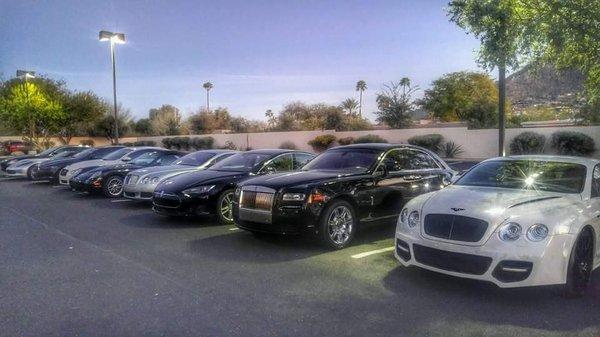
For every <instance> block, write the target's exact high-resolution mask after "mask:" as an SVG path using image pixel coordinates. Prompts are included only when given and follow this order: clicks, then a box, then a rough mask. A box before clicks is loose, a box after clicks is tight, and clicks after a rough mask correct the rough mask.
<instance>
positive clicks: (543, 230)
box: [527, 223, 548, 242]
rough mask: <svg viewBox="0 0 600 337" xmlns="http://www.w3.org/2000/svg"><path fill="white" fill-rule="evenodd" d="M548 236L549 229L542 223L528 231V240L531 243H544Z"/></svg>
mask: <svg viewBox="0 0 600 337" xmlns="http://www.w3.org/2000/svg"><path fill="white" fill-rule="evenodd" d="M547 236H548V227H546V225H543V224H541V223H536V224H535V225H533V226H531V227H529V229H528V230H527V238H528V239H529V240H531V241H534V242H537V241H542V240H544V239H545V238H546V237H547Z"/></svg>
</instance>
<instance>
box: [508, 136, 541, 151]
mask: <svg viewBox="0 0 600 337" xmlns="http://www.w3.org/2000/svg"><path fill="white" fill-rule="evenodd" d="M545 145H546V137H545V136H544V135H541V134H539V133H536V132H531V131H526V132H523V133H520V134H518V135H517V136H516V137H515V138H513V140H512V141H511V142H510V154H539V153H543V152H544V146H545Z"/></svg>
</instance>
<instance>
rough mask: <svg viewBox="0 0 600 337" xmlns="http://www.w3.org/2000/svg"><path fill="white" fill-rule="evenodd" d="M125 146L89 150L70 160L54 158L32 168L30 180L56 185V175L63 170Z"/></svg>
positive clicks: (101, 156) (99, 157)
mask: <svg viewBox="0 0 600 337" xmlns="http://www.w3.org/2000/svg"><path fill="white" fill-rule="evenodd" d="M124 147H125V146H122V145H117V146H103V147H98V148H90V149H87V150H84V151H83V152H79V153H78V154H76V155H74V156H73V157H70V158H55V159H50V160H48V161H45V162H42V163H39V164H37V165H36V166H34V167H33V169H32V173H31V178H32V180H49V181H50V182H52V183H58V178H59V177H58V175H59V173H60V170H62V169H63V168H65V167H67V166H69V165H71V164H75V163H79V162H82V161H86V160H96V159H101V158H103V157H104V156H106V155H108V154H111V153H113V152H115V151H117V150H120V149H122V148H124Z"/></svg>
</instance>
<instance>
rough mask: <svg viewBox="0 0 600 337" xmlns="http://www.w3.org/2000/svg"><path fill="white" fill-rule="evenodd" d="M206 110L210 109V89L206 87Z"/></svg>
mask: <svg viewBox="0 0 600 337" xmlns="http://www.w3.org/2000/svg"><path fill="white" fill-rule="evenodd" d="M206 111H210V105H209V93H208V89H206Z"/></svg>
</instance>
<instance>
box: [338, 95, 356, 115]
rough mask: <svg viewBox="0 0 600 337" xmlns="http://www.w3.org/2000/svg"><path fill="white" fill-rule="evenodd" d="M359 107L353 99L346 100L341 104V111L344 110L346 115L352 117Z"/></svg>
mask: <svg viewBox="0 0 600 337" xmlns="http://www.w3.org/2000/svg"><path fill="white" fill-rule="evenodd" d="M359 106H360V105H359V103H358V102H357V101H356V100H355V99H354V98H346V99H345V100H344V101H342V104H341V107H342V109H344V110H346V112H347V113H348V115H354V114H355V113H356V109H357V108H358V107H359ZM359 116H360V114H359Z"/></svg>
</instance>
